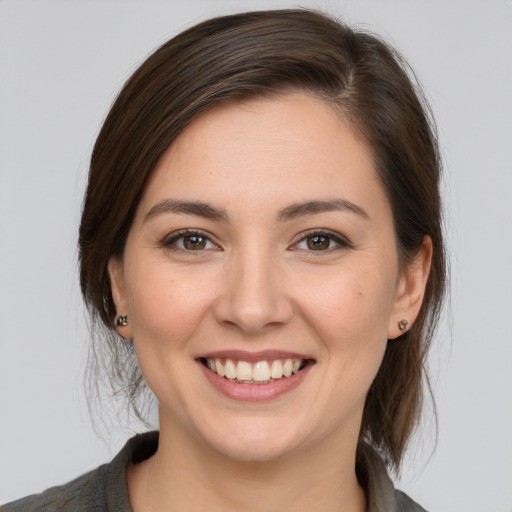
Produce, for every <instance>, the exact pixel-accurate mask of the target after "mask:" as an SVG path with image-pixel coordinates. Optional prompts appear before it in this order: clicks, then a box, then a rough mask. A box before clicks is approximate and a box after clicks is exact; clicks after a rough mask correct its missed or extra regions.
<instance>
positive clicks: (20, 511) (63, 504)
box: [0, 468, 101, 512]
mask: <svg viewBox="0 0 512 512" xmlns="http://www.w3.org/2000/svg"><path fill="white" fill-rule="evenodd" d="M100 470H101V468H98V469H97V470H96V471H91V472H89V473H86V474H84V475H82V476H79V477H78V478H75V479H74V480H72V481H71V482H68V483H67V484H64V485H59V486H56V487H51V488H50V489H47V490H46V491H44V492H42V493H40V494H32V495H30V496H27V497H25V498H21V499H19V500H16V501H13V502H11V503H8V504H7V505H3V506H1V507H0V512H53V511H57V510H58V511H74V510H77V511H78V510H81V501H82V497H83V491H84V489H86V488H87V487H88V486H90V485H91V481H92V482H93V481H94V480H95V478H96V476H97V475H96V473H97V472H99V471H100Z"/></svg>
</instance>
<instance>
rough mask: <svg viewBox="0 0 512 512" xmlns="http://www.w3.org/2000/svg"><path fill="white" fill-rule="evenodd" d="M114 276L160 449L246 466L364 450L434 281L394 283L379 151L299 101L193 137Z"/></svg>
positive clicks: (172, 157) (236, 107)
mask: <svg viewBox="0 0 512 512" xmlns="http://www.w3.org/2000/svg"><path fill="white" fill-rule="evenodd" d="M420 267H421V266H420ZM418 268H419V267H418ZM109 271H110V276H111V282H112V291H113V297H114V301H115V303H116V308H117V312H118V314H120V315H121V314H127V315H128V318H129V325H128V326H126V327H120V328H119V332H120V334H121V335H123V336H125V337H133V339H134V343H135V349H136V353H137V358H138V360H139V364H140V367H141V370H142V373H143V375H144V377H145V379H146V381H147V383H148V385H149V387H150V388H151V389H152V390H153V392H154V394H155V395H156V397H157V399H158V400H159V403H160V428H161V432H162V434H161V435H163V434H164V433H165V432H167V431H168V432H174V433H180V435H186V436H189V437H190V438H191V439H194V442H195V443H198V444H199V445H201V444H202V445H203V446H205V447H209V448H212V449H213V450H215V451H216V452H217V453H220V454H223V455H225V456H227V457H230V458H233V459H237V460H269V459H273V458H276V457H282V456H285V455H286V454H290V453H293V452H298V451H301V450H306V451H307V449H309V448H312V447H315V446H316V447H318V446H320V445H327V444H329V443H330V445H332V444H333V443H335V444H336V443H337V444H339V445H340V446H341V445H343V444H347V443H349V445H350V446H352V445H354V449H355V443H356V442H357V438H358V433H359V429H360V424H361V416H362V411H363V407H364V402H365V397H366V394H367V391H368V389H369V387H370V384H371V382H372V381H373V379H374V377H375V375H376V373H377V370H378V368H379V365H380V363H381V361H382V357H383V354H384V350H385V347H386V343H387V340H388V338H395V337H397V336H399V334H400V331H399V329H398V326H397V322H398V321H399V320H401V319H402V318H407V319H408V320H409V323H411V321H412V320H413V319H414V317H415V315H416V313H417V308H419V305H418V304H417V303H418V301H419V302H421V294H422V289H423V288H424V280H425V279H424V277H425V276H424V275H420V274H421V272H419V271H418V272H416V273H415V272H414V271H412V270H411V271H410V272H408V271H400V270H399V268H398V257H397V251H396V241H395V235H394V230H393V218H392V213H391V208H390V204H389V202H388V199H387V196H386V193H385V191H384V189H383V187H382V185H381V183H380V182H379V180H378V178H377V175H376V172H375V169H374V166H373V162H372V155H371V152H370V150H369V149H368V148H367V147H366V145H365V144H363V143H362V142H361V141H360V140H358V138H356V137H355V135H354V133H353V132H352V131H351V129H350V128H349V127H348V126H347V125H345V124H344V123H343V122H341V121H340V120H339V118H338V117H336V116H335V115H334V114H333V112H332V109H330V108H329V106H328V105H326V104H324V103H323V102H322V101H321V100H318V99H315V98H312V97H311V96H307V95H305V94H298V93H295V94H289V95H284V96H282V97H279V98H273V99H264V100H263V99H259V100H251V101H246V102H242V103H236V104H230V105H227V106H222V107H218V108H217V109H214V110H211V111H209V112H207V113H206V114H203V115H202V116H201V117H200V118H198V119H197V120H196V121H195V122H194V123H193V124H192V125H190V126H189V127H188V128H187V129H186V130H185V131H184V132H183V133H182V134H181V135H180V136H179V138H178V139H177V140H176V141H175V142H174V143H173V145H172V146H171V147H170V148H169V149H168V150H167V152H166V153H165V154H164V156H163V157H162V159H161V160H160V162H159V163H158V165H157V166H156V168H155V170H154V172H153V174H152V176H151V178H150V180H149V183H148V185H147V188H146V190H145V192H144V194H143V197H142V199H141V202H140V204H139V205H138V208H137V211H136V215H135V219H134V222H133V225H132V227H131V230H130V232H129V235H128V239H127V242H126V247H125V252H124V255H123V258H122V260H116V259H112V260H111V261H110V264H109ZM226 374H227V375H226Z"/></svg>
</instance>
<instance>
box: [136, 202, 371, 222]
mask: <svg viewBox="0 0 512 512" xmlns="http://www.w3.org/2000/svg"><path fill="white" fill-rule="evenodd" d="M332 211H348V212H352V213H355V214H357V215H359V216H361V217H363V218H365V219H369V218H370V216H369V215H368V214H367V213H366V212H365V211H364V210H363V209H362V208H361V207H360V206H357V205H356V204H354V203H352V202H350V201H347V200H345V199H330V200H324V201H321V200H316V201H307V202H305V203H295V204H292V205H290V206H287V207H286V208H283V209H282V210H281V211H280V212H279V213H278V215H277V218H278V220H280V221H281V222H286V221H287V220H292V219H296V218H297V217H302V216H305V215H314V214H316V213H324V212H332ZM165 213H178V214H183V215H194V216H197V217H203V218H205V219H210V220H215V221H224V222H227V221H228V220H229V218H228V214H227V212H226V210H224V209H223V208H217V207H215V206H212V205H211V204H208V203H203V202H201V201H179V200H175V199H164V200H162V201H160V202H158V203H157V204H155V205H154V206H153V207H152V208H151V209H150V210H149V212H148V213H147V214H146V216H145V217H144V220H143V222H147V221H148V220H150V219H152V218H153V217H156V216H158V215H161V214H165Z"/></svg>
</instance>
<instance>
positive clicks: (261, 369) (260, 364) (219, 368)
mask: <svg viewBox="0 0 512 512" xmlns="http://www.w3.org/2000/svg"><path fill="white" fill-rule="evenodd" d="M201 362H202V363H203V364H204V365H205V366H207V367H208V368H209V369H210V370H211V371H212V372H213V373H215V374H217V375H218V376H219V377H225V378H226V379H228V380H230V381H233V382H236V383H238V384H260V385H261V384H269V383H271V382H275V381H277V380H280V379H283V378H287V377H290V376H292V375H295V374H297V373H299V372H300V371H301V370H303V369H304V368H305V366H306V364H307V362H308V361H307V360H306V359H291V358H287V359H274V360H268V361H267V360H262V361H256V362H249V361H244V360H237V359H230V358H220V357H216V358H202V359H201Z"/></svg>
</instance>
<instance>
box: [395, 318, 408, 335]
mask: <svg viewBox="0 0 512 512" xmlns="http://www.w3.org/2000/svg"><path fill="white" fill-rule="evenodd" d="M408 324H409V322H408V321H407V320H406V319H405V318H404V319H403V320H400V322H398V328H399V329H400V330H401V331H402V332H405V330H406V329H407V325H408Z"/></svg>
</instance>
